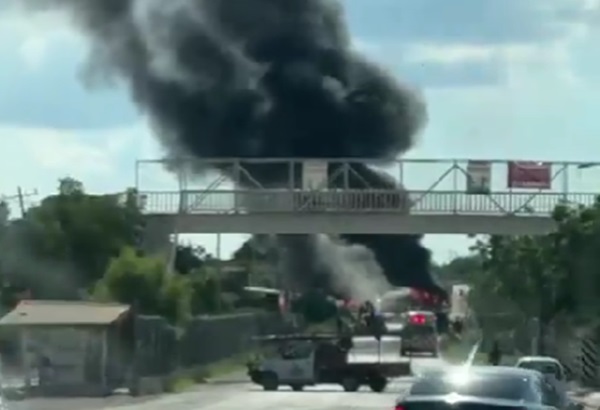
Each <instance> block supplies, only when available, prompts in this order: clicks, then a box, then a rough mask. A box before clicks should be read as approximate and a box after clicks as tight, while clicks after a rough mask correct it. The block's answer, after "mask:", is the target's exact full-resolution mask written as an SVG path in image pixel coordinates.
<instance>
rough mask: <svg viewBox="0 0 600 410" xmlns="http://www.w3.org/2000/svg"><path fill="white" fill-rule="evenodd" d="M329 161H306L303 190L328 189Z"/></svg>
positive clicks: (303, 171)
mask: <svg viewBox="0 0 600 410" xmlns="http://www.w3.org/2000/svg"><path fill="white" fill-rule="evenodd" d="M327 168H328V164H327V161H304V163H303V164H302V189H306V190H314V189H327V183H328V176H327Z"/></svg>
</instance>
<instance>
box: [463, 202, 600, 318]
mask: <svg viewBox="0 0 600 410" xmlns="http://www.w3.org/2000/svg"><path fill="white" fill-rule="evenodd" d="M552 217H553V219H554V220H555V221H556V225H557V229H556V231H555V232H552V233H549V234H547V235H537V236H534V235H521V236H490V237H488V238H486V239H484V240H480V241H478V243H477V245H476V246H475V247H474V250H475V251H476V255H477V256H478V257H479V258H480V260H481V265H480V269H478V271H477V272H474V274H473V275H472V284H473V285H474V292H473V297H474V301H473V302H474V303H475V304H477V303H479V305H480V306H481V308H483V305H484V304H485V302H484V301H486V300H487V302H488V304H490V303H494V302H493V301H492V300H493V299H494V298H496V299H497V297H498V296H501V297H503V298H504V299H505V300H507V301H508V302H509V303H508V304H509V305H511V306H508V305H505V306H504V308H506V309H509V310H510V309H513V310H516V311H518V312H520V313H522V314H523V315H524V316H526V317H537V318H539V320H540V322H541V323H542V325H544V324H548V323H550V322H551V321H552V320H554V319H555V318H556V317H557V316H558V315H563V314H564V315H569V317H571V318H572V320H573V321H579V322H582V323H583V322H588V321H590V320H593V318H595V317H596V316H597V315H598V314H599V313H600V301H599V300H598V299H597V295H598V294H599V291H600V271H599V269H598V267H599V266H600V200H596V202H595V203H594V204H592V205H591V206H572V205H568V204H563V205H560V206H558V207H557V208H556V209H555V210H554V213H553V215H552ZM495 308H496V310H498V304H497V303H496V304H495Z"/></svg>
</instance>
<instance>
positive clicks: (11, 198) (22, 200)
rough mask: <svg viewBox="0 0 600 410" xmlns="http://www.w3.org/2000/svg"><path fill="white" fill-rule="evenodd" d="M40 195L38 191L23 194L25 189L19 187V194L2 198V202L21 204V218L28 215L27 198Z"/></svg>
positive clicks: (0, 199)
mask: <svg viewBox="0 0 600 410" xmlns="http://www.w3.org/2000/svg"><path fill="white" fill-rule="evenodd" d="M37 194H38V190H37V189H35V190H33V191H31V192H26V193H24V192H23V189H22V188H21V187H20V186H19V187H17V194H16V195H10V196H6V195H3V196H0V201H4V202H9V201H14V200H17V201H18V202H19V210H20V211H21V217H24V216H25V214H26V213H27V209H26V208H25V198H30V197H32V196H37Z"/></svg>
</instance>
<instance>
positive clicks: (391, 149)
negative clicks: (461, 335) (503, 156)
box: [22, 0, 435, 288]
mask: <svg viewBox="0 0 600 410" xmlns="http://www.w3.org/2000/svg"><path fill="white" fill-rule="evenodd" d="M22 1H24V2H27V0H22ZM29 6H31V7H37V8H42V7H52V8H60V7H63V8H64V9H66V10H68V11H70V12H72V14H71V15H72V17H73V23H74V24H76V25H78V26H79V28H81V29H82V30H83V31H84V33H85V34H87V35H88V37H89V38H90V40H91V45H92V49H91V53H90V57H91V58H90V62H89V68H90V69H91V73H92V74H95V75H96V78H101V79H102V78H105V79H111V78H116V79H119V80H124V81H125V82H126V83H127V84H128V85H129V87H130V89H131V93H132V96H133V98H134V100H135V102H136V103H137V104H138V106H139V107H140V109H142V110H143V111H144V112H145V113H147V114H149V117H150V118H151V119H152V122H153V124H154V125H155V127H156V134H157V135H158V137H159V138H160V140H161V142H162V144H163V146H164V147H165V149H166V150H167V153H168V155H169V156H171V157H177V156H181V155H186V156H193V157H196V158H207V157H228V158H231V157H269V158H274V157H298V158H300V157H302V158H325V157H327V158H379V159H392V158H395V157H397V156H398V155H400V154H402V153H403V152H405V151H407V150H408V149H409V148H410V147H411V146H412V145H413V143H414V141H415V136H416V135H417V133H418V131H419V130H420V129H421V128H422V126H423V125H424V123H425V121H426V109H425V105H424V103H423V102H422V101H421V100H420V99H419V97H418V96H416V95H415V94H414V93H413V92H412V91H411V90H410V89H408V88H407V87H404V86H402V85H400V84H399V83H397V82H396V81H394V79H393V78H392V77H391V76H390V75H388V74H387V73H386V72H385V71H384V70H383V69H381V68H380V67H378V66H376V65H375V64H373V63H372V62H370V61H368V60H367V59H366V58H365V57H363V56H361V55H360V54H358V53H357V52H355V51H353V50H352V48H351V42H350V36H349V33H348V29H347V27H346V25H345V22H344V18H343V10H342V8H341V6H340V5H339V4H338V2H337V1H333V0H32V1H30V4H29ZM248 166H249V167H250V168H252V173H253V174H255V173H256V174H257V175H259V177H258V179H260V180H261V182H263V183H265V182H267V183H268V184H269V185H271V186H277V185H278V184H281V183H283V181H284V180H286V179H287V175H286V172H285V168H279V167H277V166H269V167H265V166H257V165H255V166H251V165H248ZM355 170H357V173H358V174H359V175H360V176H361V178H357V180H356V181H354V182H353V183H352V184H353V186H357V187H358V186H360V185H364V184H365V181H368V185H370V186H371V187H385V188H394V187H395V186H394V183H393V182H390V181H388V180H387V179H386V178H384V177H382V176H381V175H380V174H378V173H377V172H375V171H373V170H371V169H369V168H367V167H365V166H361V165H360V164H357V165H356V167H355ZM346 239H347V240H348V241H350V242H354V243H360V244H364V245H365V246H367V247H369V248H371V250H373V252H374V253H375V256H376V258H377V260H378V261H379V263H380V264H381V265H382V268H383V270H384V272H385V275H386V276H387V278H388V279H389V282H391V284H393V285H405V286H420V287H425V288H432V287H435V284H434V281H433V280H432V278H431V276H430V274H429V263H430V260H429V259H430V255H429V252H428V251H427V250H426V249H424V248H423V247H422V246H421V244H420V238H419V237H418V236H398V235H394V236H392V235H388V236H379V235H346ZM306 274H307V275H308V274H309V272H307V273H306Z"/></svg>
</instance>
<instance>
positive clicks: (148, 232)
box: [142, 215, 175, 257]
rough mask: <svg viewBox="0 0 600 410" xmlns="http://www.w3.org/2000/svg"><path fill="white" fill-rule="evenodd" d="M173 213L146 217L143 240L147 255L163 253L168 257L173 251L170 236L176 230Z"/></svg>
mask: <svg viewBox="0 0 600 410" xmlns="http://www.w3.org/2000/svg"><path fill="white" fill-rule="evenodd" d="M174 219H175V218H173V217H172V216H171V215H169V216H166V217H162V216H159V215H149V216H147V218H146V228H145V230H144V237H143V241H142V250H143V251H144V253H146V254H147V255H162V256H165V257H168V255H169V254H170V252H171V241H170V236H171V235H172V234H173V232H174V229H173V228H174V227H173V221H174Z"/></svg>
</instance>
